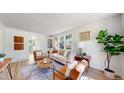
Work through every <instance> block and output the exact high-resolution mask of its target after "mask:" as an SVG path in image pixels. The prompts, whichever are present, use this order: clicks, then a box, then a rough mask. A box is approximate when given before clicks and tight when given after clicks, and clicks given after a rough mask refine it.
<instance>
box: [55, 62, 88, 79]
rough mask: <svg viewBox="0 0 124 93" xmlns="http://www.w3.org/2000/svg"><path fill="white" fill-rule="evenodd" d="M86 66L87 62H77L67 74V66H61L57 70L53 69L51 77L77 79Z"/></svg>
mask: <svg viewBox="0 0 124 93" xmlns="http://www.w3.org/2000/svg"><path fill="white" fill-rule="evenodd" d="M87 66H88V62H87V61H86V60H85V61H84V60H83V61H82V62H81V63H78V64H77V65H76V66H75V67H74V68H73V69H72V70H71V72H70V74H69V76H66V75H65V72H66V69H67V66H63V67H61V68H60V69H59V70H56V69H54V70H55V71H54V73H53V79H54V80H79V79H80V78H81V76H82V74H83V73H84V71H85V68H86V67H87Z"/></svg>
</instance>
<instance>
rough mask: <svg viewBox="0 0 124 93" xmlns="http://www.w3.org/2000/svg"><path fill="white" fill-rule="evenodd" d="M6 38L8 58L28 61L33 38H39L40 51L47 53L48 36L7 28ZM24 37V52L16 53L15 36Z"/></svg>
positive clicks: (5, 50)
mask: <svg viewBox="0 0 124 93" xmlns="http://www.w3.org/2000/svg"><path fill="white" fill-rule="evenodd" d="M4 34H5V36H4V52H5V53H6V54H7V57H11V58H14V59H20V58H21V59H28V58H29V40H30V39H31V38H32V36H33V37H37V40H38V42H37V46H38V48H39V49H41V50H43V51H44V52H45V51H46V47H47V45H46V36H45V35H41V34H36V33H31V32H27V31H23V30H18V29H13V28H6V27H5V33H4ZM15 35H18V36H23V37H24V50H18V51H14V42H13V40H14V36H15Z"/></svg>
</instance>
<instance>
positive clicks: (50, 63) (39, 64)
mask: <svg viewBox="0 0 124 93" xmlns="http://www.w3.org/2000/svg"><path fill="white" fill-rule="evenodd" d="M52 66H53V60H51V59H50V58H44V59H43V60H40V61H37V67H39V68H51V67H52Z"/></svg>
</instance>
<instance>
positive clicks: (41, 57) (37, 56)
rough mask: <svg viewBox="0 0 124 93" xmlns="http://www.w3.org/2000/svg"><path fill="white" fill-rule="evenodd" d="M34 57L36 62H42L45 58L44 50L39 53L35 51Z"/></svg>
mask: <svg viewBox="0 0 124 93" xmlns="http://www.w3.org/2000/svg"><path fill="white" fill-rule="evenodd" d="M33 55H34V60H35V62H37V61H39V60H42V59H43V58H44V56H43V51H42V50H37V51H34V52H33Z"/></svg>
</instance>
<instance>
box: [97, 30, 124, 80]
mask: <svg viewBox="0 0 124 93" xmlns="http://www.w3.org/2000/svg"><path fill="white" fill-rule="evenodd" d="M123 38H124V36H121V35H118V34H115V35H111V34H109V33H108V30H101V31H100V32H99V34H98V36H97V37H96V39H97V42H98V43H100V44H102V45H103V50H102V51H104V52H105V53H106V59H105V69H104V72H105V75H106V76H107V77H109V78H110V79H114V71H113V70H111V69H110V63H111V58H112V56H118V55H120V54H121V53H122V52H124V42H123Z"/></svg>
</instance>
